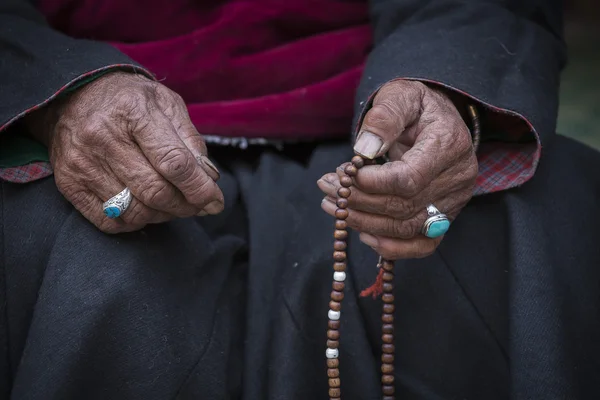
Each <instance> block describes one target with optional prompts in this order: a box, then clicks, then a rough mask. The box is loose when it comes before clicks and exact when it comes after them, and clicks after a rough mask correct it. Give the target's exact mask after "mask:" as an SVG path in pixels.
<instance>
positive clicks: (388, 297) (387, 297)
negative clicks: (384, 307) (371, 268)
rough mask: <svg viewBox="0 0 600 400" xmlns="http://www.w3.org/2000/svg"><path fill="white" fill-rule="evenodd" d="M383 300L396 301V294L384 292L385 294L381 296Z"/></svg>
mask: <svg viewBox="0 0 600 400" xmlns="http://www.w3.org/2000/svg"><path fill="white" fill-rule="evenodd" d="M381 300H382V301H383V302H384V303H388V304H389V303H393V302H394V295H393V294H391V293H384V294H383V296H381Z"/></svg>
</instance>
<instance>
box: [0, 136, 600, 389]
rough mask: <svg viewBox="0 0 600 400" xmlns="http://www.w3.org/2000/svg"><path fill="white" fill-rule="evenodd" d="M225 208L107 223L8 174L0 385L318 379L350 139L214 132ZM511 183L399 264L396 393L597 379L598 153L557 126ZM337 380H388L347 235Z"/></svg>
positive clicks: (367, 272)
mask: <svg viewBox="0 0 600 400" xmlns="http://www.w3.org/2000/svg"><path fill="white" fill-rule="evenodd" d="M212 154H213V156H214V157H215V159H216V160H217V162H218V164H219V167H220V169H221V171H222V179H221V181H220V185H221V187H222V188H223V191H224V193H225V198H226V203H227V204H226V209H225V211H224V212H223V214H221V215H218V216H214V217H207V218H190V219H186V220H179V221H173V222H170V223H167V224H162V225H159V226H152V227H148V228H146V229H144V230H143V231H141V232H137V233H132V234H124V235H116V236H108V235H105V234H102V233H101V232H99V231H98V230H96V229H95V228H94V227H93V226H92V225H90V224H89V223H88V222H87V221H86V220H85V219H84V218H83V217H81V216H80V215H79V214H78V213H77V212H76V211H74V210H73V209H72V207H71V206H70V205H69V204H68V203H67V202H66V201H65V200H64V199H63V198H62V197H61V195H60V194H59V193H58V192H57V191H56V188H55V186H54V183H53V182H52V181H51V180H43V181H39V182H35V183H32V184H29V185H15V184H8V183H2V227H3V231H2V241H3V242H2V246H1V247H0V249H2V252H3V253H2V258H1V260H2V265H1V267H2V269H1V273H0V279H1V280H2V281H1V282H0V294H1V298H0V305H1V306H2V312H1V313H0V322H1V324H0V326H2V328H3V330H2V332H1V334H0V349H1V350H2V356H1V357H0V371H2V372H1V373H0V378H1V379H2V381H1V384H0V388H1V391H0V393H1V394H0V398H1V399H8V398H9V393H10V392H11V389H12V397H10V398H11V399H13V400H29V399H43V400H54V399H56V400H58V399H60V400H71V399H77V400H79V399H86V400H88V399H89V400H95V399H111V400H121V399H123V400H126V399H127V400H129V399H143V400H154V399H157V400H164V399H182V400H188V399H189V400H198V399H209V400H211V399H215V400H220V399H237V398H243V399H250V400H266V399H284V400H296V399H298V400H306V399H316V400H318V399H327V386H326V385H327V380H326V367H325V341H326V337H325V332H326V326H327V322H326V320H327V310H328V301H329V292H330V290H331V281H332V268H331V264H332V260H331V253H332V242H333V239H332V232H333V221H332V219H331V218H330V217H329V216H327V215H326V214H325V213H323V212H322V211H321V210H320V208H319V202H320V199H321V197H322V194H321V193H320V192H319V190H318V189H317V188H316V186H315V181H316V180H317V179H318V178H319V177H320V176H321V175H322V174H323V173H325V172H327V171H331V170H333V169H334V167H335V166H337V165H338V164H339V163H341V162H342V161H345V160H348V159H349V157H350V156H351V152H350V146H349V143H330V144H323V145H319V146H317V147H314V148H311V147H293V148H289V149H287V150H286V151H284V152H276V151H272V152H265V153H263V154H258V153H256V154H255V153H253V152H242V151H236V150H233V149H221V150H213V153H212ZM546 154H547V157H546V158H545V159H543V162H542V163H541V165H540V168H539V171H538V173H537V174H536V176H535V178H533V180H532V181H531V182H530V183H528V184H527V185H525V186H524V187H523V188H520V189H515V190H511V191H506V192H502V193H498V194H492V195H486V196H481V197H478V198H476V199H474V200H473V201H472V202H471V203H470V204H469V205H468V206H467V207H466V208H465V210H464V211H463V212H462V213H461V215H460V216H459V217H458V219H457V220H456V221H455V223H454V224H453V226H452V227H451V229H450V232H449V233H448V234H447V236H446V238H445V239H444V241H443V242H442V244H441V246H440V248H439V249H438V251H436V253H435V254H434V255H432V256H431V257H428V258H426V259H422V260H409V261H399V262H397V265H396V276H397V278H396V293H395V296H396V307H397V308H396V318H395V330H396V338H397V339H396V340H397V342H396V349H397V357H396V364H395V367H396V370H395V374H396V383H397V398H398V399H402V400H413V399H427V400H459V399H460V400H463V399H468V400H484V399H485V400H496V399H498V400H499V399H508V398H510V399H514V400H553V399H556V400H559V399H560V400H564V399H569V400H588V399H597V398H600V386H599V385H598V384H597V382H598V381H599V379H600V341H598V337H600V320H599V318H600V317H599V316H600V248H599V246H598V239H597V227H598V226H600V214H598V213H597V212H595V207H596V205H597V204H596V203H597V200H598V198H599V195H600V177H599V176H598V174H597V171H598V170H600V156H599V155H598V153H596V152H594V151H592V150H590V149H588V148H585V147H584V146H582V145H580V144H576V143H574V142H572V141H570V140H567V139H564V138H562V137H558V139H557V142H556V144H552V145H551V146H549V147H548V148H547V150H546ZM349 259H350V262H349V277H348V279H347V291H346V297H345V299H344V302H343V305H342V328H341V334H342V338H341V356H340V360H341V378H342V393H343V399H344V400H369V399H373V400H375V399H380V398H381V395H380V383H379V359H380V350H379V348H380V344H379V337H380V326H381V322H380V310H381V303H380V301H379V300H377V301H376V300H373V299H371V298H358V297H357V293H358V291H360V290H361V289H364V288H365V287H367V286H368V285H370V284H371V283H372V282H373V278H374V277H375V275H376V269H375V266H374V263H375V261H376V256H375V254H374V253H373V252H372V250H371V249H369V248H367V247H366V246H364V245H363V244H361V243H360V242H359V241H358V240H357V237H356V236H355V235H353V236H352V237H351V240H350V243H349Z"/></svg>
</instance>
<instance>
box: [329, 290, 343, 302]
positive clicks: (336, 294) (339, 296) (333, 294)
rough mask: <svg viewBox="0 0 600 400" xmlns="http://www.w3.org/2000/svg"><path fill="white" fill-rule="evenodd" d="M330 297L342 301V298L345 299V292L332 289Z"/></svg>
mask: <svg viewBox="0 0 600 400" xmlns="http://www.w3.org/2000/svg"><path fill="white" fill-rule="evenodd" d="M330 297H331V300H335V301H342V300H344V293H343V292H338V291H337V290H332V291H331V296H330Z"/></svg>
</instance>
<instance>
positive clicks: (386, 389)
mask: <svg viewBox="0 0 600 400" xmlns="http://www.w3.org/2000/svg"><path fill="white" fill-rule="evenodd" d="M381 389H382V390H383V394H385V395H386V396H391V395H393V394H394V391H395V390H394V387H393V386H389V385H383V386H382V387H381Z"/></svg>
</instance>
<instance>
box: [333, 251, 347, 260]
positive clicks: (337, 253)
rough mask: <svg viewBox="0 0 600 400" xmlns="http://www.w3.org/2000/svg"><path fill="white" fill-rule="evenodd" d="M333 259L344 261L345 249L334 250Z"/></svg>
mask: <svg viewBox="0 0 600 400" xmlns="http://www.w3.org/2000/svg"><path fill="white" fill-rule="evenodd" d="M333 259H334V260H335V261H345V260H346V252H345V251H334V252H333Z"/></svg>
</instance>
